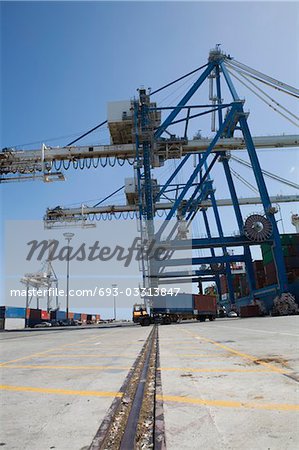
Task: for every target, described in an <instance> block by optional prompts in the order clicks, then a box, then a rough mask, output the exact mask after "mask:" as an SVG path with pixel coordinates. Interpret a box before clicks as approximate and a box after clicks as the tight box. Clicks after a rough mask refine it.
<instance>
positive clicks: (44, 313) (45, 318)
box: [41, 311, 50, 320]
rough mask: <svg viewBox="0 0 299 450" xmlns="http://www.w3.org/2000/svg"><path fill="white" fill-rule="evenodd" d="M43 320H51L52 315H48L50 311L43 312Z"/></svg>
mask: <svg viewBox="0 0 299 450" xmlns="http://www.w3.org/2000/svg"><path fill="white" fill-rule="evenodd" d="M41 318H42V319H43V320H49V319H50V314H49V313H48V311H41Z"/></svg>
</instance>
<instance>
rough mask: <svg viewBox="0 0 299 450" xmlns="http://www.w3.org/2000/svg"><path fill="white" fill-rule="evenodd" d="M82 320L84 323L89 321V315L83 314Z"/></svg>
mask: <svg viewBox="0 0 299 450" xmlns="http://www.w3.org/2000/svg"><path fill="white" fill-rule="evenodd" d="M81 320H82V322H84V321H86V320H87V314H83V313H82V314H81Z"/></svg>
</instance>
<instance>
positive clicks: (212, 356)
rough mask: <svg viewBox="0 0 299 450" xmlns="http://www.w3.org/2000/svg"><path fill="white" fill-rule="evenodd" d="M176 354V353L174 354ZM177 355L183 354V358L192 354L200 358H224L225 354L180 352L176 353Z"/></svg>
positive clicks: (190, 356)
mask: <svg viewBox="0 0 299 450" xmlns="http://www.w3.org/2000/svg"><path fill="white" fill-rule="evenodd" d="M175 356H177V355H175ZM178 356H183V357H184V358H192V357H194V356H196V357H200V358H226V356H225V355H221V354H219V353H217V354H215V353H182V354H178Z"/></svg>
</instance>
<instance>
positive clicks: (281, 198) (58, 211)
mask: <svg viewBox="0 0 299 450" xmlns="http://www.w3.org/2000/svg"><path fill="white" fill-rule="evenodd" d="M270 200H271V203H290V202H299V195H277V196H273V197H270ZM239 203H240V205H257V204H259V203H261V200H260V198H259V197H246V198H245V197H244V198H240V199H239ZM232 205H233V203H232V200H231V199H230V198H223V199H218V200H217V206H219V207H222V206H232ZM172 206H173V203H172V202H167V203H156V204H155V210H156V211H163V210H169V209H171V208H172ZM210 207H212V202H211V200H204V201H202V202H201V203H200V204H199V205H198V209H200V208H210ZM138 210H139V208H138V205H105V206H96V207H89V206H84V205H82V206H81V207H80V208H62V207H60V206H57V207H56V208H52V209H50V208H48V209H47V211H46V214H45V217H44V220H45V224H46V227H49V228H51V227H52V226H53V225H54V226H55V223H61V222H68V223H69V222H78V221H80V220H86V219H87V217H88V216H92V215H97V214H98V215H101V214H110V215H111V216H113V215H114V214H119V213H130V212H138Z"/></svg>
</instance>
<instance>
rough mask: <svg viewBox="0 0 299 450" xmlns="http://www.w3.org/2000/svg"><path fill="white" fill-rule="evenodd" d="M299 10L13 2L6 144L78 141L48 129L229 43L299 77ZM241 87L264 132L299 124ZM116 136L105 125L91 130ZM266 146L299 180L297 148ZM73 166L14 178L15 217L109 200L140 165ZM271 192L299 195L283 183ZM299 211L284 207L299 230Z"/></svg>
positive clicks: (97, 115)
mask: <svg viewBox="0 0 299 450" xmlns="http://www.w3.org/2000/svg"><path fill="white" fill-rule="evenodd" d="M298 16H299V13H298V4H296V3H287V2H281V3H280V2H265V3H263V2H254V3H253V2H250V3H247V2H231V3H230V2H221V3H217V2H191V3H189V2H121V3H117V2H53V3H52V2H31V3H30V2H28V3H27V2H2V3H1V46H2V47H1V67H2V70H1V96H2V102H1V103H2V104H1V147H6V146H17V145H21V147H19V148H24V149H29V148H38V147H39V144H32V145H29V146H23V147H22V144H27V143H34V142H36V141H40V142H42V141H44V142H46V143H48V144H51V145H63V144H66V143H67V142H68V141H69V139H68V138H67V137H66V138H61V139H58V140H55V141H47V139H49V138H52V137H59V136H67V135H71V134H73V133H77V132H81V131H84V130H87V129H89V128H91V127H92V126H94V125H96V124H97V123H99V122H100V121H102V120H105V119H106V104H107V102H108V101H111V100H123V99H128V98H132V97H133V96H134V95H135V93H136V89H137V88H138V87H140V86H141V85H144V86H145V87H149V86H150V87H152V88H157V87H159V86H161V85H163V84H164V83H166V82H168V81H170V80H172V79H174V78H176V77H178V76H180V75H182V74H184V73H186V72H188V71H190V70H192V69H193V68H195V67H198V66H199V65H201V64H204V63H205V62H206V59H207V56H208V52H209V50H210V48H212V47H214V45H215V44H216V43H220V42H221V43H222V48H223V50H225V51H226V52H227V53H230V54H231V55H232V56H234V57H235V58H236V59H237V60H239V61H242V62H244V63H246V64H248V65H249V66H252V67H254V68H256V69H259V70H261V71H263V72H264V73H267V74H269V75H272V76H274V77H275V78H278V79H281V80H283V81H285V82H287V83H289V84H291V85H296V83H297V82H298V79H299V60H298V54H299V48H298V42H299V31H298V30H299V26H298V24H299V20H298ZM238 90H239V92H240V94H241V97H243V96H246V100H247V103H246V105H247V108H249V109H250V112H251V115H250V125H251V127H252V132H253V134H255V135H261V134H279V133H281V132H285V133H295V132H296V129H295V127H294V126H292V125H291V124H289V123H288V122H286V121H284V120H283V119H282V118H281V117H280V116H277V115H276V114H275V113H274V112H272V111H271V110H269V109H267V107H266V106H265V105H260V104H259V102H258V101H257V100H256V98H255V97H253V96H252V95H250V93H249V94H248V93H245V92H244V88H241V87H238ZM163 95H164V94H163ZM174 97H175V96H174ZM162 99H163V96H162V95H161V96H160V97H159V98H158V99H157V100H162ZM284 100H285V104H286V105H287V106H289V107H290V108H292V109H293V110H294V108H296V106H295V105H294V103H293V102H292V100H291V99H284ZM297 112H298V107H297ZM197 128H202V127H201V124H200V123H199V124H198V126H197ZM208 133H209V130H208V129H206V130H205V129H204V134H208ZM105 141H106V142H107V132H106V131H105V130H104V131H102V132H97V133H96V134H94V135H92V136H90V137H89V138H88V140H85V142H92V143H96V142H105ZM83 142H84V141H83ZM260 154H261V162H262V165H263V167H264V168H265V169H267V170H270V171H273V172H276V173H279V174H280V175H281V176H284V177H285V178H289V179H292V180H294V181H296V180H298V177H299V173H298V157H297V156H296V155H298V153H296V151H295V150H291V151H288V150H283V151H280V150H278V151H277V150H275V151H273V152H271V153H270V152H266V151H264V152H261V153H260ZM161 170H164V169H161ZM165 170H166V171H167V170H170V169H167V167H166V169H165ZM240 172H242V170H240ZM244 173H246V170H245V172H244ZM216 174H217V172H216ZM67 175H68V177H67V178H68V179H67V181H66V182H64V183H53V184H43V183H42V182H27V183H15V184H7V185H2V186H1V202H2V216H3V221H5V220H8V219H23V220H27V219H28V220H29V219H30V220H34V219H37V220H38V219H41V218H42V216H43V214H44V212H45V209H46V208H47V207H48V206H55V205H57V204H62V205H69V204H73V203H80V202H82V201H86V200H89V199H90V200H92V199H97V198H101V197H103V196H105V195H106V194H108V193H110V192H112V191H113V190H114V189H116V188H117V187H119V186H120V185H121V184H123V179H124V177H125V176H129V175H131V169H130V167H126V166H125V167H124V168H117V167H115V168H113V169H112V168H106V169H97V170H90V171H88V172H86V171H76V172H75V171H69V172H68V173H67ZM216 181H217V180H216ZM216 185H217V183H216ZM220 187H221V185H220ZM269 190H270V191H271V194H277V193H285V194H288V193H296V192H295V191H293V190H291V189H290V188H285V187H284V186H280V185H277V184H276V183H275V184H273V183H269ZM241 194H242V191H241ZM243 194H244V195H246V194H247V195H249V192H248V191H244V192H243ZM119 202H120V203H121V201H120V200H119ZM292 210H293V211H294V210H296V206H295V205H286V206H284V207H283V208H282V211H283V215H284V217H285V228H286V231H293V227H292V226H291V225H290V223H289V222H290V220H289V218H290V211H292ZM224 221H225V220H224ZM229 226H230V224H229V221H228V223H227V227H228V229H229Z"/></svg>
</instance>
